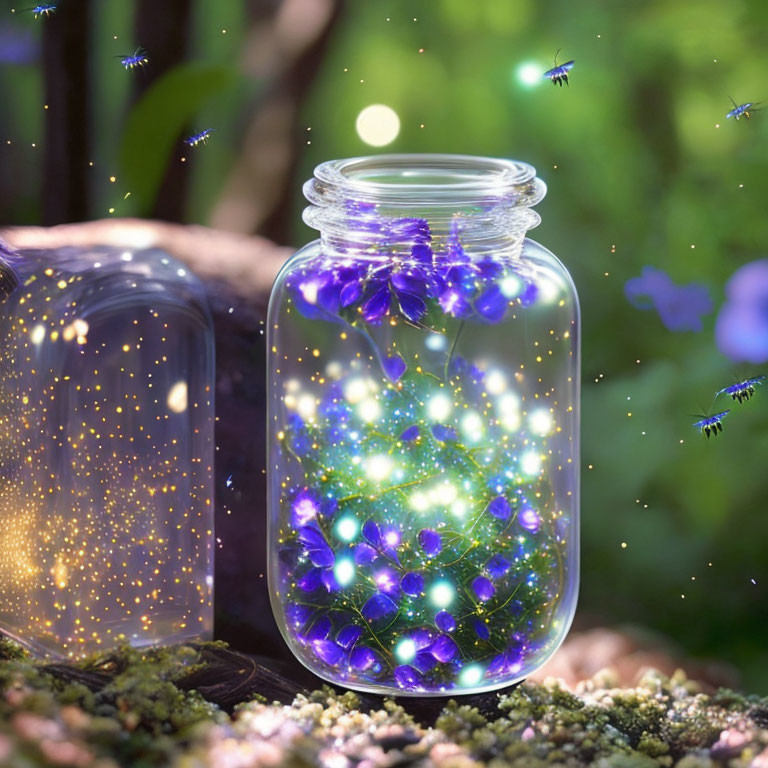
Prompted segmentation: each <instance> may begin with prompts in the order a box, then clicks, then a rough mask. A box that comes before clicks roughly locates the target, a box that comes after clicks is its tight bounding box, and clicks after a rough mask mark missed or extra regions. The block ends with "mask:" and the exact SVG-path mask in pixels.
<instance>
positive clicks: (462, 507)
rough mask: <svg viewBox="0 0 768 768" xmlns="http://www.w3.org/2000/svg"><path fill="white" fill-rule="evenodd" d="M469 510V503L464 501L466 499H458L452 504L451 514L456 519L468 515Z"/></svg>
mask: <svg viewBox="0 0 768 768" xmlns="http://www.w3.org/2000/svg"><path fill="white" fill-rule="evenodd" d="M467 509H468V506H467V502H466V501H464V499H456V501H454V502H453V504H451V514H452V515H455V516H456V517H464V515H466V514H467Z"/></svg>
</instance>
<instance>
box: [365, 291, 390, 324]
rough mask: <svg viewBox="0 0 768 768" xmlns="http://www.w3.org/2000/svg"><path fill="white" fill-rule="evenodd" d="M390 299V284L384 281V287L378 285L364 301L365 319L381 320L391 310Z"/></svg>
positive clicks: (368, 320)
mask: <svg viewBox="0 0 768 768" xmlns="http://www.w3.org/2000/svg"><path fill="white" fill-rule="evenodd" d="M376 285H377V286H378V285H379V284H378V283H377V284H376ZM389 301H390V299H389V286H388V285H387V284H386V283H384V285H383V286H382V287H376V288H375V289H374V291H373V292H372V293H370V294H369V296H368V298H367V299H366V300H365V301H364V302H363V305H362V310H363V317H364V318H365V320H366V321H367V322H369V323H376V322H378V321H380V320H381V318H382V317H384V315H386V314H387V311H388V310H389Z"/></svg>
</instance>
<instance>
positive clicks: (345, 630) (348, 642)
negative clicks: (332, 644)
mask: <svg viewBox="0 0 768 768" xmlns="http://www.w3.org/2000/svg"><path fill="white" fill-rule="evenodd" d="M362 636H363V630H362V627H358V626H356V625H355V624H347V626H346V627H342V628H341V629H340V630H339V633H338V634H337V635H336V642H337V643H338V644H339V645H340V646H341V647H342V648H346V649H347V650H349V649H350V648H351V647H352V646H353V645H354V644H355V643H356V642H357V641H358V640H359V639H360V638H361V637H362Z"/></svg>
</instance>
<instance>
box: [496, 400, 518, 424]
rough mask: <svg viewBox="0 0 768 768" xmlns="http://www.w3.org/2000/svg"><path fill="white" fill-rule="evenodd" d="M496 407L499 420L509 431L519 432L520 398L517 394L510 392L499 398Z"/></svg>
mask: <svg viewBox="0 0 768 768" xmlns="http://www.w3.org/2000/svg"><path fill="white" fill-rule="evenodd" d="M496 407H497V409H498V412H499V422H500V424H501V426H502V427H504V429H506V430H507V432H517V430H518V429H520V400H519V398H518V397H517V395H513V394H511V393H508V394H506V395H504V397H501V398H499V401H498V403H497V404H496Z"/></svg>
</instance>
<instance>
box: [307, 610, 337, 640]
mask: <svg viewBox="0 0 768 768" xmlns="http://www.w3.org/2000/svg"><path fill="white" fill-rule="evenodd" d="M302 634H303V636H304V639H305V640H307V642H314V641H315V640H325V638H326V637H328V635H330V634H331V620H330V619H329V618H328V617H327V616H321V617H320V618H319V619H317V621H314V622H313V623H312V625H311V626H310V627H309V628H308V629H306V630H304V631H303V633H302Z"/></svg>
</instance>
